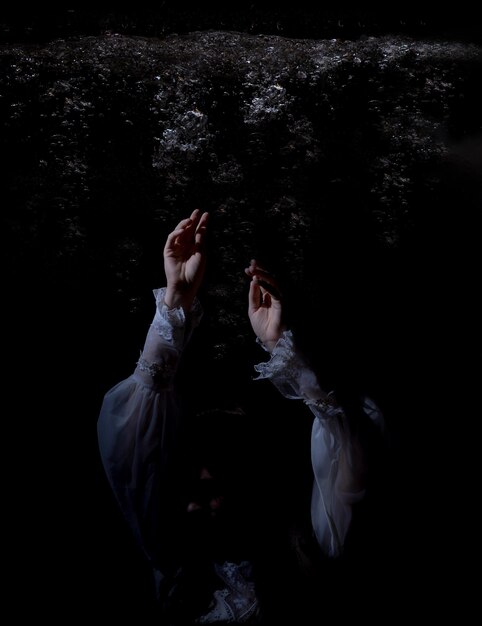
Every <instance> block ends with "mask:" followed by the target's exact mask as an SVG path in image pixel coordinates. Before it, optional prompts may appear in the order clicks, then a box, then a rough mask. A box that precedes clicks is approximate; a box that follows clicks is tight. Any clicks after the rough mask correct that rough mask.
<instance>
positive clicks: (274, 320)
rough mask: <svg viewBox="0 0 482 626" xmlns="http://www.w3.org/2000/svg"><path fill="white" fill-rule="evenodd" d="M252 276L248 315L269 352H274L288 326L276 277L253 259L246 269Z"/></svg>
mask: <svg viewBox="0 0 482 626" xmlns="http://www.w3.org/2000/svg"><path fill="white" fill-rule="evenodd" d="M244 271H245V272H246V274H247V275H248V276H250V277H251V284H250V286H249V307H248V316H249V321H250V322H251V326H252V328H253V330H254V332H255V334H256V336H257V337H258V339H259V340H260V341H261V342H262V343H263V345H264V346H265V347H266V349H267V350H269V352H272V350H273V348H274V347H275V345H276V343H277V342H278V340H279V339H280V337H281V335H282V333H283V331H284V330H286V327H285V325H284V322H283V307H282V304H281V299H280V293H279V288H278V285H277V283H276V281H275V279H274V278H273V277H272V276H271V275H270V274H269V273H268V272H267V271H266V270H264V269H262V268H261V267H259V265H258V264H257V262H256V260H255V259H253V260H252V261H251V264H250V266H249V267H247V268H246V269H245V270H244Z"/></svg>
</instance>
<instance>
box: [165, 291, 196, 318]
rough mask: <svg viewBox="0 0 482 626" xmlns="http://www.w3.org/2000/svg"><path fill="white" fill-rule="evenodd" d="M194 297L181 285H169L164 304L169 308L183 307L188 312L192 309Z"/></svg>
mask: <svg viewBox="0 0 482 626" xmlns="http://www.w3.org/2000/svg"><path fill="white" fill-rule="evenodd" d="M193 301H194V297H193V296H190V295H188V294H186V293H185V292H183V291H182V289H180V288H179V287H176V286H174V285H168V286H167V287H166V293H165V295H164V304H165V305H166V306H167V308H168V309H177V308H179V307H182V308H183V309H184V311H185V312H186V313H187V312H189V311H190V309H191V306H192V303H193Z"/></svg>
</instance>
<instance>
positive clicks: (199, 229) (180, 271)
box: [164, 209, 208, 312]
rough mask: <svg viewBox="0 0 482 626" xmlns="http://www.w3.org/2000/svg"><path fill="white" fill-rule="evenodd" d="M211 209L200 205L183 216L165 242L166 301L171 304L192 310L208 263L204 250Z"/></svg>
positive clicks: (171, 305) (171, 306)
mask: <svg viewBox="0 0 482 626" xmlns="http://www.w3.org/2000/svg"><path fill="white" fill-rule="evenodd" d="M207 221H208V213H202V214H201V212H200V211H199V209H196V210H195V211H193V212H192V214H191V217H188V218H187V219H184V220H181V221H180V222H179V224H178V225H177V226H176V228H175V229H174V230H173V231H172V233H171V234H170V235H169V236H168V238H167V241H166V245H165V246H164V271H165V272H166V279H167V289H166V295H165V298H164V302H165V303H166V305H167V306H168V307H170V308H173V307H179V306H182V308H183V309H184V310H185V311H186V312H187V311H189V310H190V308H191V305H192V303H193V300H194V298H195V297H196V294H197V292H198V289H199V287H200V285H201V282H202V279H203V276H204V270H205V267H206V253H205V250H204V247H205V246H204V243H205V236H206V229H207Z"/></svg>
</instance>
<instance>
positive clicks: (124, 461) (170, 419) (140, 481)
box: [97, 289, 202, 560]
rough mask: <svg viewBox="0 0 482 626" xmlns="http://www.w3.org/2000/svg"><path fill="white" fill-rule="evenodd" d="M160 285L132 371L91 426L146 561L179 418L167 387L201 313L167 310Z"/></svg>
mask: <svg viewBox="0 0 482 626" xmlns="http://www.w3.org/2000/svg"><path fill="white" fill-rule="evenodd" d="M164 293H165V289H159V290H155V291H154V295H155V298H156V305H157V306H156V314H155V316H154V320H153V322H152V324H151V326H150V329H149V332H148V334H147V338H146V341H145V345H144V349H143V351H142V353H141V355H140V358H139V361H138V362H137V368H136V370H135V371H134V373H133V374H132V375H131V376H130V377H129V378H127V379H126V380H123V381H122V382H120V383H119V384H117V385H116V386H115V387H113V388H112V389H111V390H110V391H108V392H107V393H106V395H105V397H104V401H103V404H102V408H101V411H100V416H99V419H98V424H97V431H98V440H99V449H100V454H101V458H102V462H103V465H104V469H105V472H106V474H107V478H108V480H109V483H110V485H111V487H112V490H113V491H114V494H115V496H116V498H117V500H118V502H119V505H120V507H121V509H122V512H123V514H124V516H125V518H126V520H127V522H128V523H129V525H130V527H131V528H132V530H133V532H134V535H135V537H136V540H137V542H138V543H139V545H140V546H141V547H142V548H143V550H144V551H145V553H146V554H147V556H148V557H149V558H150V559H151V560H156V559H155V558H156V554H155V553H156V548H157V546H158V545H160V543H162V542H160V541H159V536H158V534H159V532H160V530H159V529H160V528H161V527H162V516H163V515H164V514H165V512H164V511H163V508H162V507H163V506H165V507H167V506H168V495H167V494H168V480H167V478H168V471H169V468H170V466H171V462H172V456H173V451H174V450H175V444H176V434H177V427H178V421H179V409H178V404H177V399H176V397H175V395H174V392H173V389H172V380H173V377H174V374H175V372H176V369H177V366H178V363H179V359H180V355H181V353H182V350H183V347H184V346H185V344H186V342H187V341H188V339H189V337H190V334H191V332H192V330H193V328H194V327H195V326H197V324H198V323H199V321H200V319H201V315H202V311H201V307H200V305H199V303H198V301H197V300H196V301H195V304H194V305H193V308H192V310H191V312H190V314H189V315H187V316H186V315H185V313H184V311H183V310H182V308H176V309H168V308H167V306H166V305H165V304H164Z"/></svg>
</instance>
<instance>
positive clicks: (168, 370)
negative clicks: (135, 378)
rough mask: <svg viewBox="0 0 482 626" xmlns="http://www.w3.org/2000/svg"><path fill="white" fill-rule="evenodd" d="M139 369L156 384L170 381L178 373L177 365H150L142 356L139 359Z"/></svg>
mask: <svg viewBox="0 0 482 626" xmlns="http://www.w3.org/2000/svg"><path fill="white" fill-rule="evenodd" d="M137 367H138V368H139V369H140V370H141V372H146V373H147V374H149V376H150V377H151V378H152V379H153V380H154V382H156V383H158V382H160V381H165V380H170V379H171V378H172V377H173V376H174V373H175V371H176V367H175V365H171V364H170V363H166V362H164V363H149V361H146V359H144V358H143V357H142V356H141V357H139V360H138V361H137Z"/></svg>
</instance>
